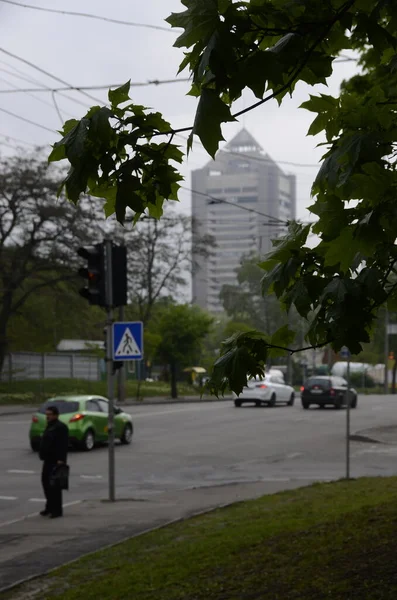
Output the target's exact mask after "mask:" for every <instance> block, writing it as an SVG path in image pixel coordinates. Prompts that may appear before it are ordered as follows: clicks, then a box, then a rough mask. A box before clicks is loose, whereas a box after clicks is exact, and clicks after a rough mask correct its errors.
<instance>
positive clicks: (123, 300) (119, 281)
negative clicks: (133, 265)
mask: <svg viewBox="0 0 397 600" xmlns="http://www.w3.org/2000/svg"><path fill="white" fill-rule="evenodd" d="M112 280H113V306H125V305H126V304H127V250H126V248H125V246H115V245H113V246H112Z"/></svg>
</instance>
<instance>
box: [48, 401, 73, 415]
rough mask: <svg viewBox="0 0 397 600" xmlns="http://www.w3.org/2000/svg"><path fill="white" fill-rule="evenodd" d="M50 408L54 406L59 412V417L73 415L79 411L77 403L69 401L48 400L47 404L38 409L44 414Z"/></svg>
mask: <svg viewBox="0 0 397 600" xmlns="http://www.w3.org/2000/svg"><path fill="white" fill-rule="evenodd" d="M50 406H56V407H57V409H58V410H59V414H60V415H67V414H69V413H74V412H77V411H78V410H79V403H78V402H72V401H70V400H52V401H51V400H49V401H48V402H45V403H44V404H43V406H41V407H40V410H39V412H40V413H42V414H44V413H45V411H46V410H47V408H49V407H50Z"/></svg>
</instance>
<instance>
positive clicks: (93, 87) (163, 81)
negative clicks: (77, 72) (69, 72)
mask: <svg viewBox="0 0 397 600" xmlns="http://www.w3.org/2000/svg"><path fill="white" fill-rule="evenodd" d="M0 2H1V0H0ZM187 81H190V79H189V78H179V79H152V80H148V81H140V82H132V83H130V87H145V86H149V85H165V84H168V83H186V82H187ZM121 85H123V84H122V83H114V84H112V83H110V84H107V85H82V86H77V85H74V86H67V87H58V88H50V87H48V88H45V89H43V88H24V89H22V88H19V89H18V90H0V93H1V94H10V93H15V92H17V91H18V92H25V93H29V92H63V91H69V90H70V91H73V90H75V91H76V92H81V91H82V90H83V91H84V90H107V89H109V88H118V87H120V86H121Z"/></svg>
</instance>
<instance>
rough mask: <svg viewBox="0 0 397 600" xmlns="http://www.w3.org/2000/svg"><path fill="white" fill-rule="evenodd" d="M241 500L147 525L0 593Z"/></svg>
mask: <svg viewBox="0 0 397 600" xmlns="http://www.w3.org/2000/svg"><path fill="white" fill-rule="evenodd" d="M241 502H244V500H237V501H234V502H226V503H224V504H219V505H217V506H214V507H213V508H209V509H205V510H199V511H196V512H194V513H192V514H190V515H187V516H185V517H179V518H177V519H171V520H170V521H167V522H166V523H163V525H157V526H156V527H149V528H148V529H145V530H144V531H141V532H140V533H137V534H136V535H132V536H127V537H125V538H122V539H121V540H119V541H118V542H115V543H113V544H109V545H107V546H101V547H100V548H97V549H96V550H94V551H93V552H86V553H85V554H82V555H81V556H79V557H78V558H74V559H73V560H70V561H68V562H66V563H62V564H60V565H58V566H57V567H53V568H52V569H48V570H47V571H43V572H42V573H38V574H37V575H31V576H30V577H26V578H24V579H19V580H18V581H16V582H15V583H12V584H11V585H8V586H5V587H3V588H0V594H5V593H6V592H10V591H12V590H14V589H15V588H17V587H19V586H21V585H24V584H25V583H29V582H30V581H35V580H36V579H39V578H40V577H46V576H47V575H50V574H51V573H54V571H57V570H58V569H61V568H63V567H68V566H69V565H72V564H74V563H76V562H77V561H79V560H81V559H82V558H86V557H87V556H93V555H94V554H97V553H98V552H102V551H103V550H110V549H111V548H115V547H116V546H119V545H120V544H124V543H125V542H128V540H133V539H134V538H137V537H140V536H142V535H146V534H148V533H153V532H154V531H160V530H161V529H165V527H169V526H170V525H176V524H177V523H183V522H184V521H187V520H188V519H194V518H195V517H200V516H202V515H206V514H210V513H212V512H214V511H215V510H219V509H220V508H227V507H228V506H232V505H233V504H239V503H241Z"/></svg>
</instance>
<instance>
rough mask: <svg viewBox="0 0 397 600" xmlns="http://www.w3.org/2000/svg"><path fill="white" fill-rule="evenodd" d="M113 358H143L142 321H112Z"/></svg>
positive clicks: (120, 359)
mask: <svg viewBox="0 0 397 600" xmlns="http://www.w3.org/2000/svg"><path fill="white" fill-rule="evenodd" d="M112 337H113V352H112V354H113V360H119V361H122V360H141V359H142V358H143V323H141V322H140V321H135V322H120V321H119V322H118V323H113V336H112Z"/></svg>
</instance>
